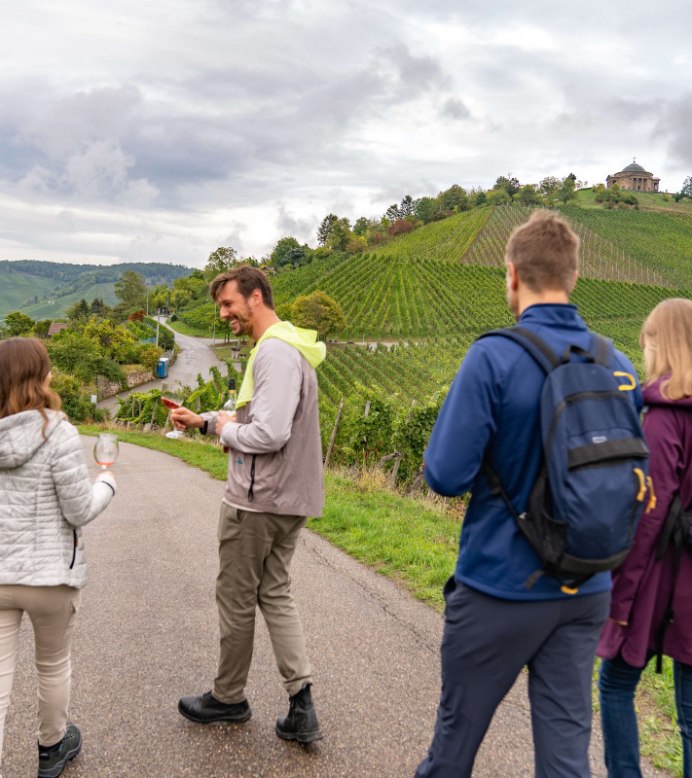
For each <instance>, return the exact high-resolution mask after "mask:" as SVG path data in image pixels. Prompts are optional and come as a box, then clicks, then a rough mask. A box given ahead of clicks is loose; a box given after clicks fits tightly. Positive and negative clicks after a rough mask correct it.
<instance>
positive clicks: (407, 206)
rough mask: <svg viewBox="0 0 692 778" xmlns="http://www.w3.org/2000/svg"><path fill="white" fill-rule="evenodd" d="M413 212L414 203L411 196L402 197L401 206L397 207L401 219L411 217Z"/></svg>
mask: <svg viewBox="0 0 692 778" xmlns="http://www.w3.org/2000/svg"><path fill="white" fill-rule="evenodd" d="M414 210H415V203H414V202H413V197H411V195H404V197H403V198H402V200H401V205H400V206H399V213H400V215H401V216H402V218H406V217H407V216H412V215H413V212H414Z"/></svg>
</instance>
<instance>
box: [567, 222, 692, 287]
mask: <svg viewBox="0 0 692 778" xmlns="http://www.w3.org/2000/svg"><path fill="white" fill-rule="evenodd" d="M563 211H564V213H565V215H566V216H567V218H568V219H569V220H570V221H571V222H572V224H573V225H574V226H575V227H576V226H577V225H579V226H580V228H581V227H583V228H584V229H586V230H589V231H590V232H592V233H594V234H597V235H600V236H603V238H604V239H605V236H607V239H608V240H610V241H612V243H613V244H614V245H616V246H617V247H618V248H619V249H620V250H621V251H623V252H626V253H627V255H628V256H629V257H632V258H633V260H634V261H636V262H638V263H640V264H641V265H642V267H644V268H646V269H647V271H648V272H651V273H653V274H654V276H655V277H656V278H658V279H660V280H655V281H652V282H648V281H647V282H646V283H662V284H665V285H667V286H671V287H681V288H686V289H689V288H690V287H692V281H691V278H692V217H691V216H689V215H685V214H683V213H667V212H665V213H664V212H661V211H619V210H617V211H606V210H604V209H597V208H575V207H569V208H565V209H563ZM632 280H634V279H632Z"/></svg>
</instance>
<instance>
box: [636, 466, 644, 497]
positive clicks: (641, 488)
mask: <svg viewBox="0 0 692 778" xmlns="http://www.w3.org/2000/svg"><path fill="white" fill-rule="evenodd" d="M634 474H635V475H636V476H637V478H638V479H639V492H638V493H637V502H643V500H644V497H646V476H645V475H644V471H643V470H642V469H641V468H639V467H635V468H634Z"/></svg>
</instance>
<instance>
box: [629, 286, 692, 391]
mask: <svg viewBox="0 0 692 778" xmlns="http://www.w3.org/2000/svg"><path fill="white" fill-rule="evenodd" d="M639 342H640V344H641V346H642V348H643V349H644V370H645V372H646V378H647V380H648V381H656V380H658V379H660V378H662V379H663V381H662V383H661V394H663V396H664V397H667V398H668V399H669V400H681V399H682V398H683V397H691V396H692V300H686V299H685V298H683V297H671V298H669V299H668V300H663V301H662V302H660V303H659V304H658V305H657V306H656V307H655V308H654V309H653V311H651V313H650V314H649V315H648V316H647V318H646V321H645V322H644V326H643V327H642V331H641V335H640V337H639Z"/></svg>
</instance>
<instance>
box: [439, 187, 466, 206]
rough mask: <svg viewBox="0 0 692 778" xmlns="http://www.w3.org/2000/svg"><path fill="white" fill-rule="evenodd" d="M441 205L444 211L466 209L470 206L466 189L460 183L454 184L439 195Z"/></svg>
mask: <svg viewBox="0 0 692 778" xmlns="http://www.w3.org/2000/svg"><path fill="white" fill-rule="evenodd" d="M437 200H438V202H439V204H440V207H441V208H442V210H444V211H466V210H468V208H469V198H468V195H467V194H466V190H465V189H463V188H462V187H460V186H459V184H452V186H450V187H449V189H446V190H445V191H444V192H440V193H439V194H438V195H437Z"/></svg>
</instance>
